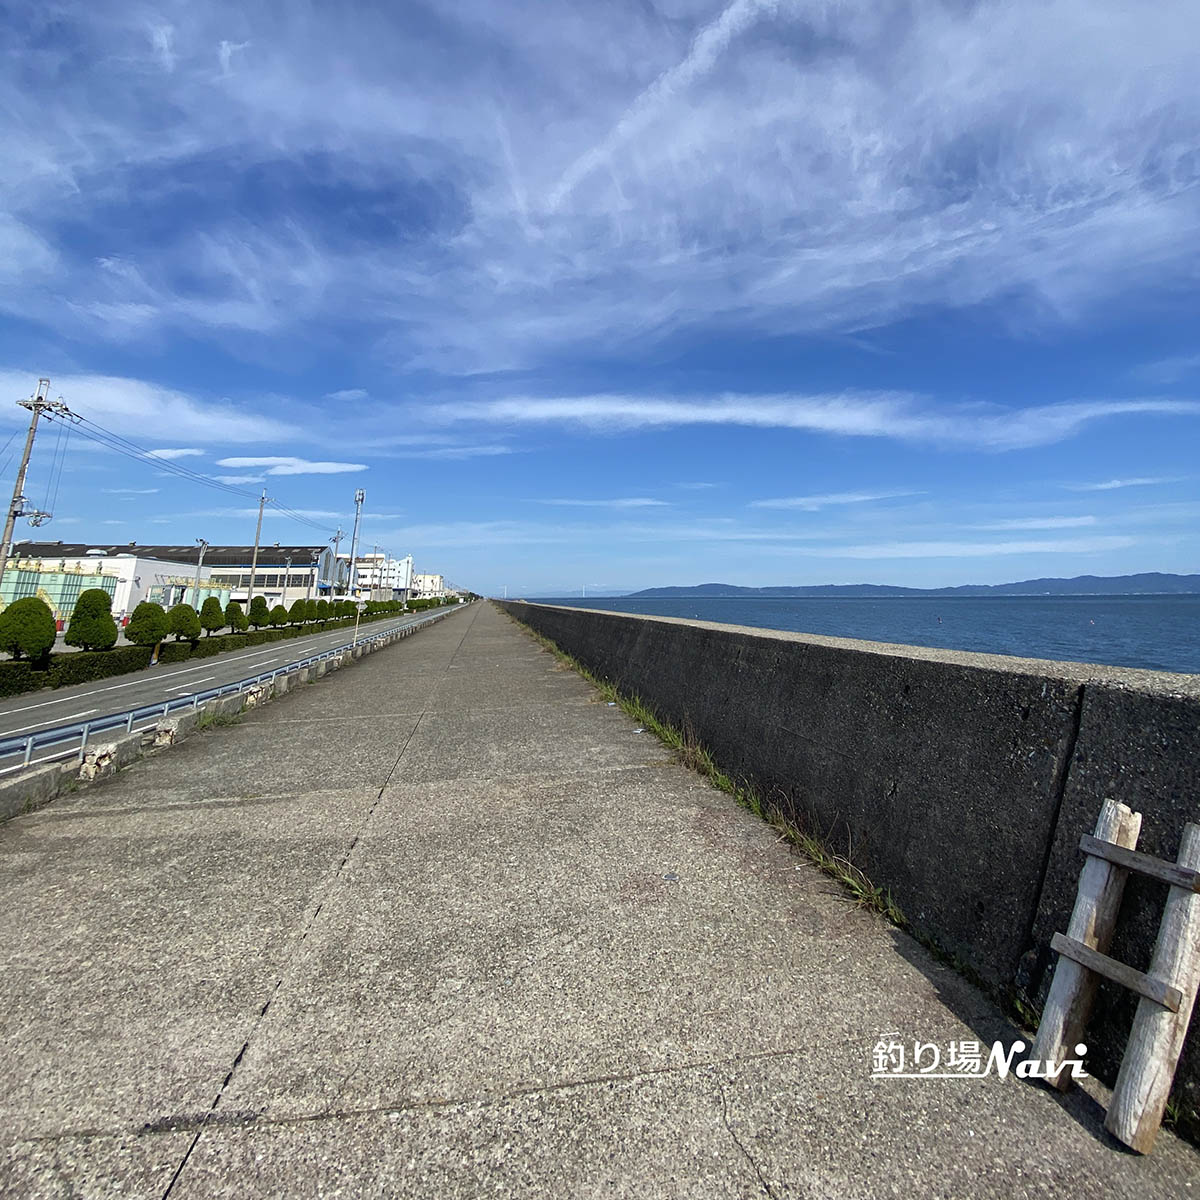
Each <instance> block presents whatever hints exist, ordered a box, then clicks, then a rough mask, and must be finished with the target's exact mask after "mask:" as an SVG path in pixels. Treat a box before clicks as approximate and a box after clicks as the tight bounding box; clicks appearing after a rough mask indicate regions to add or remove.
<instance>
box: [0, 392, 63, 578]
mask: <svg viewBox="0 0 1200 1200" xmlns="http://www.w3.org/2000/svg"><path fill="white" fill-rule="evenodd" d="M17 403H18V404H19V405H20V406H21V407H22V408H27V409H29V411H30V412H31V413H32V414H33V416H32V417H31V418H30V421H29V432H28V433H27V434H26V435H25V449H24V451H23V453H22V454H21V466H20V469H19V470H18V471H17V481H16V483H14V484H13V494H12V503H11V504H9V506H8V515H7V516H6V517H5V518H4V536H3V538H0V583H3V582H4V569H5V567H7V566H8V559H9V555H10V554H12V541H13V528H14V527H15V526H16V523H17V518H18V517H35V518H42V519H44V518H46V517H49V515H50V514H49V513H42V512H38V511H37V510H36V509H26V508H25V472H26V471H27V470H28V469H29V457H30V455H31V454H32V453H33V439H34V437H35V436H36V434H37V427H38V420H39V418H40V417H41V415H42V414H43V413H54V414H55V415H56V416H62V417H72V416H74V413H72V412H71V410H70V409H69V408H68V407H67V406H66V405H65V404H64V403H63V400H62V397H61V396H60V397H59V398H58V399H57V400H51V399H50V380H48V379H39V380H38V385H37V391H36V392H34V394H33V395H32V396H30V397H29V399H28V400H18V401H17ZM35 524H41V521H40V520H39V521H35Z"/></svg>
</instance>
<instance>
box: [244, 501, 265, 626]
mask: <svg viewBox="0 0 1200 1200" xmlns="http://www.w3.org/2000/svg"><path fill="white" fill-rule="evenodd" d="M266 507H267V489H266V488H263V490H262V495H261V496H260V497H259V500H258V525H257V526H256V527H255V530H254V557H253V558H252V559H251V560H250V586H249V587H248V588H247V589H246V611H247V612H249V611H250V601H251V600H253V599H254V573H255V571H257V570H258V542H259V539H260V538H261V537H262V515H263V509H264V508H266Z"/></svg>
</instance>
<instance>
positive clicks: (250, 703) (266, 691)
mask: <svg viewBox="0 0 1200 1200" xmlns="http://www.w3.org/2000/svg"><path fill="white" fill-rule="evenodd" d="M270 687H271V685H270V684H269V683H256V684H254V685H253V686H252V687H248V688H247V689H246V690H245V691H244V692H243V693H242V703H241V705H240V706H239V708H238V709H235V710H234V711H238V712H240V711H243V710H245V711H249V710H250V709H252V708H258V706H259V705H260V704H265V703H266V702H267V700H269V699H270Z"/></svg>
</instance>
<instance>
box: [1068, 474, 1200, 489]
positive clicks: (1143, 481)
mask: <svg viewBox="0 0 1200 1200" xmlns="http://www.w3.org/2000/svg"><path fill="white" fill-rule="evenodd" d="M1184 478H1185V477H1184V476H1182V475H1136V476H1131V477H1130V478H1128V479H1106V480H1104V481H1103V482H1102V483H1064V484H1063V487H1065V488H1067V489H1068V490H1069V491H1072V492H1115V491H1117V490H1118V489H1120V488H1130V487H1155V486H1157V485H1158V484H1164V483H1182V482H1183V480H1184Z"/></svg>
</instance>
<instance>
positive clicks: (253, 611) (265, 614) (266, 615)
mask: <svg viewBox="0 0 1200 1200" xmlns="http://www.w3.org/2000/svg"><path fill="white" fill-rule="evenodd" d="M270 623H271V610H270V609H269V608H267V598H266V596H255V597H254V599H253V600H251V601H250V624H251V625H253V626H254V628H255V629H262V628H263V626H264V625H270Z"/></svg>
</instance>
